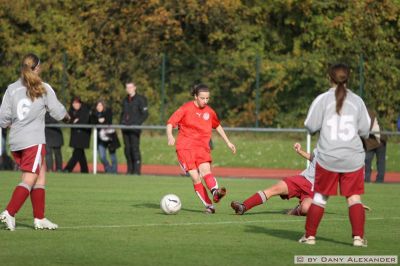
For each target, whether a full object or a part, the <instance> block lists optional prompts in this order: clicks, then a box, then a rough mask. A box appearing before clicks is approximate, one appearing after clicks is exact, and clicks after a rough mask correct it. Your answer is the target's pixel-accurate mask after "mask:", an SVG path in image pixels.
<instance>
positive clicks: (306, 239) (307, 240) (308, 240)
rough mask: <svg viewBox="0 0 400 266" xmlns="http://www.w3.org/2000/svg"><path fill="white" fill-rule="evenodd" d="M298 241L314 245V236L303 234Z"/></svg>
mask: <svg viewBox="0 0 400 266" xmlns="http://www.w3.org/2000/svg"><path fill="white" fill-rule="evenodd" d="M299 243H302V244H307V245H315V236H309V237H306V235H304V236H302V237H301V238H300V239H299Z"/></svg>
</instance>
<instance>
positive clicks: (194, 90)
mask: <svg viewBox="0 0 400 266" xmlns="http://www.w3.org/2000/svg"><path fill="white" fill-rule="evenodd" d="M202 91H206V92H208V91H210V90H209V89H208V86H207V85H205V84H197V85H194V86H193V88H192V90H191V91H190V94H191V95H192V96H195V95H196V96H198V95H199V93H200V92H202Z"/></svg>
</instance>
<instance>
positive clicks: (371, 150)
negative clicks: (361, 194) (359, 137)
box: [363, 108, 387, 183]
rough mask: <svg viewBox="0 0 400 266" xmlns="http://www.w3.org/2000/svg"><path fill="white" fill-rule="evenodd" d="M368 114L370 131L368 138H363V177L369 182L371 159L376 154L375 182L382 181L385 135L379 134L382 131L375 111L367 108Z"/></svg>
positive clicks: (384, 162)
mask: <svg viewBox="0 0 400 266" xmlns="http://www.w3.org/2000/svg"><path fill="white" fill-rule="evenodd" d="M368 114H369V117H370V118H371V126H370V131H372V132H374V133H370V134H369V136H368V138H366V139H363V141H364V148H365V177H364V181H365V182H367V183H369V182H371V172H372V167H371V166H372V160H373V159H374V156H375V155H376V166H377V175H376V181H375V182H376V183H383V182H384V179H385V171H386V166H385V164H386V142H387V136H386V135H384V134H380V132H381V131H382V128H381V126H380V125H379V123H378V119H377V116H376V112H375V111H374V110H372V109H369V108H368Z"/></svg>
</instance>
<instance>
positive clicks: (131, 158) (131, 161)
mask: <svg viewBox="0 0 400 266" xmlns="http://www.w3.org/2000/svg"><path fill="white" fill-rule="evenodd" d="M125 89H126V92H127V93H128V95H127V97H126V98H125V99H124V100H123V102H122V113H121V119H120V124H122V125H126V126H131V125H141V124H142V123H143V122H144V121H145V120H146V119H147V117H148V116H149V113H148V108H147V99H146V97H144V96H142V95H139V94H137V93H136V85H135V83H133V82H132V81H127V82H126V83H125ZM140 133H141V130H140V129H123V130H122V136H123V138H124V145H125V157H126V163H127V164H128V171H127V174H135V175H140V173H141V165H142V162H141V154H140Z"/></svg>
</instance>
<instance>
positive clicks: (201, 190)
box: [193, 183, 212, 207]
mask: <svg viewBox="0 0 400 266" xmlns="http://www.w3.org/2000/svg"><path fill="white" fill-rule="evenodd" d="M193 187H194V191H195V192H196V194H197V196H199V198H200V200H201V201H202V202H203V204H204V206H206V207H207V206H210V205H212V203H211V200H210V198H209V197H208V194H207V190H206V188H205V187H204V186H203V183H198V184H194V185H193Z"/></svg>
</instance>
